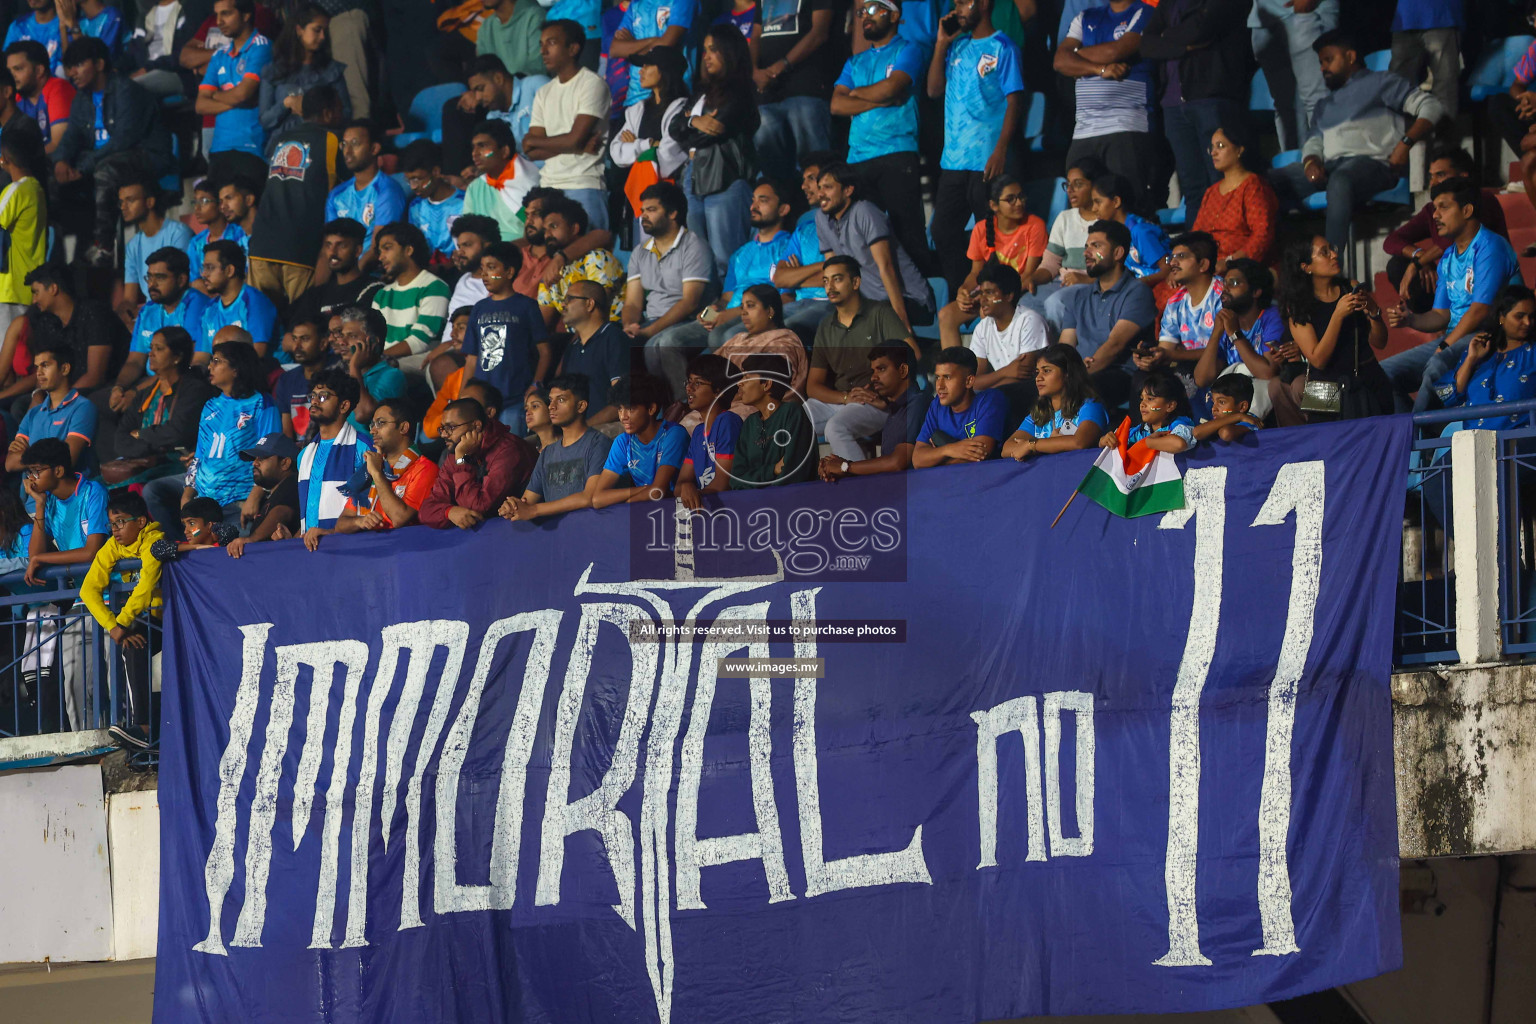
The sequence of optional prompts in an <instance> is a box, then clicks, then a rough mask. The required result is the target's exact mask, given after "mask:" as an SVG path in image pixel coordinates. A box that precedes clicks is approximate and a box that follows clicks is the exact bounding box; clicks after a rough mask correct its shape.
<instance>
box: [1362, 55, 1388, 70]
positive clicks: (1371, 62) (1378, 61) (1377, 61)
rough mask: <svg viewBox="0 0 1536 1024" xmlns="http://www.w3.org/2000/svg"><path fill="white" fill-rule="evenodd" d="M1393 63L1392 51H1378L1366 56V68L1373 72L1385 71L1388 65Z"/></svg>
mask: <svg viewBox="0 0 1536 1024" xmlns="http://www.w3.org/2000/svg"><path fill="white" fill-rule="evenodd" d="M1391 63H1392V51H1391V50H1377V51H1375V52H1374V53H1368V54H1366V55H1365V66H1366V67H1368V68H1370V69H1371V70H1372V71H1385V70H1387V65H1388V64H1391Z"/></svg>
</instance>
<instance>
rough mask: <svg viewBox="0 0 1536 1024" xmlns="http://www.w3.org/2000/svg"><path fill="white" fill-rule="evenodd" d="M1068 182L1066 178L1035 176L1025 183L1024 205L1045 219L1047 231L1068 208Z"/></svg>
mask: <svg viewBox="0 0 1536 1024" xmlns="http://www.w3.org/2000/svg"><path fill="white" fill-rule="evenodd" d="M1066 183H1067V182H1066V179H1065V178H1035V179H1033V180H1031V181H1026V182H1025V183H1024V207H1025V209H1026V210H1028V211H1029V212H1030V213H1032V214H1034V215H1035V216H1036V217H1039V218H1040V219H1041V220H1043V221H1045V230H1046V231H1050V230H1051V225H1052V224H1055V223H1056V217H1057V216H1058V215H1059V214H1060V213H1061V211H1062V210H1065V209H1066V208H1067V190H1066V188H1065V185H1066Z"/></svg>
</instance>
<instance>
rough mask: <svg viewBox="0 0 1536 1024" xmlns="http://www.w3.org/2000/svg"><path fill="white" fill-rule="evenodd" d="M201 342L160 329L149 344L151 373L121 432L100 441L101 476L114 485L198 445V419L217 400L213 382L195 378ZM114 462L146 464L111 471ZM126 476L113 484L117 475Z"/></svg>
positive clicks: (180, 332)
mask: <svg viewBox="0 0 1536 1024" xmlns="http://www.w3.org/2000/svg"><path fill="white" fill-rule="evenodd" d="M194 351H195V343H194V342H193V339H192V335H191V334H189V333H188V332H187V331H186V330H185V329H184V328H181V327H177V326H174V325H172V326H166V327H162V328H160V329H159V330H158V331H156V332H155V333H154V336H153V337H151V338H150V340H149V359H148V366H149V372H150V373H151V374H152V376H150V377H148V378H146V379H145V380H143V381H141V382H140V383H139V386H138V387H137V388H136V389H135V390H134V392H133V394H132V396H131V398H130V399H129V403H128V410H127V412H126V413H125V414H124V415H123V416H121V417H120V418H119V419H118V421H117V429H116V431H115V432H114V433H113V434H112V435H110V436H109V437H102V436H100V432H98V436H97V442H98V446H99V448H100V449H101V450H100V451H98V453H97V455H98V457H99V458H100V459H101V462H102V467H101V473H102V477H103V479H106V480H107V482H108V484H109V485H110V484H113V483H117V482H118V480H119V479H126V477H127V476H132V475H134V474H136V473H139V472H142V471H143V470H144V469H147V468H148V463H154V462H162V461H165V460H167V459H169V458H170V457H171V455H172V453H173V452H174V451H175V450H176V449H177V448H191V447H193V446H194V445H196V444H197V426H198V415H199V414H200V413H201V412H202V411H203V406H204V405H206V404H207V403H208V400H209V399H210V398H212V397H213V396H214V390H213V388H212V386H211V385H209V384H208V382H207V381H205V380H203V379H202V377H200V376H198V375H197V374H195V373H191V372H190V371H191V369H192V355H193V352H194ZM114 459H126V460H128V461H136V460H144V461H145V462H146V465H143V466H122V467H118V468H117V470H116V471H114V470H110V469H109V468H108V467H109V466H111V465H112V460H114ZM119 473H122V474H126V475H125V476H120V477H118V479H113V478H114V477H115V476H117V474H119Z"/></svg>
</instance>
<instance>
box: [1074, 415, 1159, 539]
mask: <svg viewBox="0 0 1536 1024" xmlns="http://www.w3.org/2000/svg"><path fill="white" fill-rule="evenodd" d="M1130 433H1131V422H1130V420H1125V421H1124V422H1122V423H1121V424H1120V429H1119V430H1118V431H1117V432H1116V437H1117V438H1118V439H1119V441H1120V443H1119V444H1118V445H1116V446H1115V447H1113V448H1105V449H1102V450H1101V451H1100V452H1099V457H1098V459H1097V460H1095V461H1094V463H1093V468H1092V469H1090V470H1089V471H1088V475H1087V476H1085V477H1084V478H1083V482H1082V483H1080V484H1078V485H1077V490H1078V493H1080V494H1084V495H1086V496H1088V497H1089V498H1092V499H1093V500H1094V501H1095V502H1097V503H1098V504H1100V505H1103V506H1104V507H1105V508H1106V509H1108V510H1109V511H1111V512H1113V513H1114V514H1115V515H1117V516H1124V517H1125V518H1127V519H1130V518H1133V517H1135V516H1149V515H1152V514H1154V513H1157V512H1171V511H1173V510H1174V509H1179V508H1183V507H1184V477H1183V476H1182V475H1180V473H1179V465H1178V463H1177V462H1175V461H1174V458H1173V453H1172V452H1159V451H1154V450H1153V449H1151V448H1148V447H1147V446H1146V443H1145V441H1137V442H1136V443H1135V444H1128V443H1127V442H1128V440H1129V438H1130Z"/></svg>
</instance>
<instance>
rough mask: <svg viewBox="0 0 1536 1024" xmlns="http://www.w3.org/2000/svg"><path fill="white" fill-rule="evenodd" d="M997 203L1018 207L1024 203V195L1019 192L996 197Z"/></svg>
mask: <svg viewBox="0 0 1536 1024" xmlns="http://www.w3.org/2000/svg"><path fill="white" fill-rule="evenodd" d="M997 201H998V202H1000V203H1009V204H1010V205H1020V204H1022V203H1023V202H1024V193H1023V192H1019V193H1016V194H1014V195H1011V196H998V197H997Z"/></svg>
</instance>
